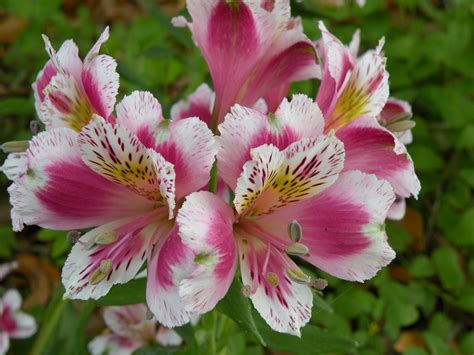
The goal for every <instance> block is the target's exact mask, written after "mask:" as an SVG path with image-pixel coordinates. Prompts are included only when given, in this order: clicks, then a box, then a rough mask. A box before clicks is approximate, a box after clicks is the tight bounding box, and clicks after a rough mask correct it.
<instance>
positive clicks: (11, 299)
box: [2, 289, 22, 312]
mask: <svg viewBox="0 0 474 355" xmlns="http://www.w3.org/2000/svg"><path fill="white" fill-rule="evenodd" d="M2 301H3V306H4V307H8V308H9V309H10V310H11V311H12V312H16V311H18V310H20V307H21V303H22V298H21V295H20V293H19V292H18V291H17V290H15V289H10V290H7V291H6V292H5V294H4V295H3V298H2Z"/></svg>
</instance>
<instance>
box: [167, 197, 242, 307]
mask: <svg viewBox="0 0 474 355" xmlns="http://www.w3.org/2000/svg"><path fill="white" fill-rule="evenodd" d="M176 221H177V223H178V227H179V235H180V237H181V240H182V241H183V243H184V244H185V245H186V246H188V247H189V248H190V249H191V250H192V251H193V253H194V255H195V256H194V265H193V270H192V272H191V273H190V274H189V275H188V276H186V278H184V279H183V280H182V281H181V283H180V285H179V295H180V297H181V299H182V301H183V303H184V304H185V307H186V309H188V310H189V311H192V312H195V313H205V312H207V311H210V310H211V309H213V308H214V306H215V305H216V304H217V302H218V301H219V300H220V299H221V298H222V297H224V296H225V294H226V293H227V290H228V289H229V287H230V284H231V283H232V279H233V277H234V274H235V269H236V266H237V251H236V243H235V240H234V236H233V234H232V224H233V222H234V216H233V211H232V209H231V208H230V207H229V206H228V205H227V204H225V203H224V201H222V200H221V199H220V198H218V197H217V196H215V195H213V194H211V193H210V192H207V191H201V192H195V193H193V194H191V195H189V196H188V197H187V198H186V201H185V202H184V204H183V206H182V207H181V209H180V210H179V213H178V216H177V217H176Z"/></svg>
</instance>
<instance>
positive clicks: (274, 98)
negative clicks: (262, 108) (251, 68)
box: [264, 84, 290, 112]
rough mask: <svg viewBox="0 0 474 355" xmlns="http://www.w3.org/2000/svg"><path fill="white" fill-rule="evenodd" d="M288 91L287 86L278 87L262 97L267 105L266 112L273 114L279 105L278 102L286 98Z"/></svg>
mask: <svg viewBox="0 0 474 355" xmlns="http://www.w3.org/2000/svg"><path fill="white" fill-rule="evenodd" d="M289 90H290V85H289V84H283V85H279V86H277V87H275V88H272V89H270V90H269V91H267V93H266V94H265V96H264V100H265V102H266V104H267V110H268V111H269V112H275V111H276V110H277V109H278V106H279V105H280V102H282V100H283V99H284V98H286V97H287V96H288V91H289Z"/></svg>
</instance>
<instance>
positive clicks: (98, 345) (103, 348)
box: [87, 334, 145, 355]
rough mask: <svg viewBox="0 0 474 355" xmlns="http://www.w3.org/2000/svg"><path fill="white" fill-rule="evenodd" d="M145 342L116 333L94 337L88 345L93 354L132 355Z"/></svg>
mask: <svg viewBox="0 0 474 355" xmlns="http://www.w3.org/2000/svg"><path fill="white" fill-rule="evenodd" d="M144 345H145V343H143V342H141V341H139V340H137V339H130V338H127V337H124V336H120V335H116V334H106V335H99V336H96V337H95V338H94V339H92V341H91V342H89V344H88V345H87V348H88V350H89V352H90V353H91V354H92V355H102V354H104V353H105V354H114V355H131V354H132V353H133V352H134V351H135V350H137V349H138V348H141V347H142V346H144Z"/></svg>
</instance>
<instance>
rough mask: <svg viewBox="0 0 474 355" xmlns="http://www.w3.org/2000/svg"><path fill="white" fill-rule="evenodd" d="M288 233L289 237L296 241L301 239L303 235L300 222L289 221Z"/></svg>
mask: <svg viewBox="0 0 474 355" xmlns="http://www.w3.org/2000/svg"><path fill="white" fill-rule="evenodd" d="M288 235H289V236H290V239H291V240H292V241H293V242H295V243H297V242H299V241H300V240H301V238H302V237H303V230H302V228H301V224H299V222H298V221H297V220H294V221H291V222H290V223H289V224H288Z"/></svg>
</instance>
